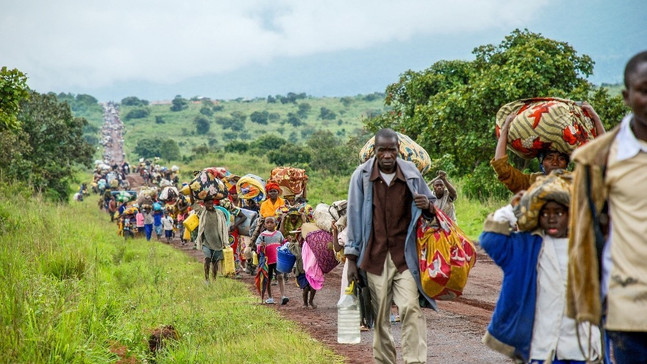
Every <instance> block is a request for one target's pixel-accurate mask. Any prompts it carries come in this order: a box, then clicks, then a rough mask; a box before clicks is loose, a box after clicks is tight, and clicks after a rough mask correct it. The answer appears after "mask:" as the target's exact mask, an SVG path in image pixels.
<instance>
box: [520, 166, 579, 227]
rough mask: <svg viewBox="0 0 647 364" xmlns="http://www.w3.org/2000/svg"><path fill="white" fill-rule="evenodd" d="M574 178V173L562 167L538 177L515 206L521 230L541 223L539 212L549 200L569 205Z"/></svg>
mask: <svg viewBox="0 0 647 364" xmlns="http://www.w3.org/2000/svg"><path fill="white" fill-rule="evenodd" d="M572 180H573V175H572V173H570V172H567V171H564V170H561V169H559V170H556V171H553V172H551V174H549V175H548V176H542V177H539V178H537V180H536V181H535V183H533V184H532V186H530V188H528V191H526V193H524V194H523V196H522V197H521V200H519V204H518V205H517V206H516V207H515V208H514V214H515V216H517V226H518V227H519V230H522V231H532V230H534V229H536V228H537V226H538V225H539V212H540V211H541V209H542V207H543V206H544V205H545V204H546V202H548V201H555V202H557V203H559V204H561V205H564V206H566V207H568V206H569V204H570V201H571V184H572Z"/></svg>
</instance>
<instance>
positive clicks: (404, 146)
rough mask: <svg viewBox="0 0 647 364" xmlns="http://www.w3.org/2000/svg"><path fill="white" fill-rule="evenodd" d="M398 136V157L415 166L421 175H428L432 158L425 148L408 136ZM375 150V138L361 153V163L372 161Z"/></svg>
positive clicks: (399, 134) (370, 140) (369, 141)
mask: <svg viewBox="0 0 647 364" xmlns="http://www.w3.org/2000/svg"><path fill="white" fill-rule="evenodd" d="M396 134H398V141H399V142H400V150H399V153H398V157H400V158H401V159H404V160H406V161H409V162H412V163H413V164H415V165H416V168H418V171H420V173H421V174H425V173H427V172H428V171H429V169H430V168H431V158H430V157H429V153H427V151H426V150H425V148H423V147H421V146H420V145H418V143H416V142H414V141H413V139H411V138H409V137H408V136H406V135H404V134H402V133H397V132H396ZM374 149H375V137H372V138H371V139H369V140H368V141H367V142H366V144H364V146H363V147H362V149H361V150H360V151H359V159H360V161H361V162H362V163H364V162H366V161H367V160H369V159H371V158H372V157H373V156H374V155H375V150H374Z"/></svg>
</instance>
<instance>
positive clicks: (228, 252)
mask: <svg viewBox="0 0 647 364" xmlns="http://www.w3.org/2000/svg"><path fill="white" fill-rule="evenodd" d="M222 253H223V255H224V256H225V261H224V262H223V264H222V274H223V275H230V274H232V275H233V274H234V273H236V267H235V265H234V249H232V248H231V247H229V246H228V247H226V248H225V249H223V250H222Z"/></svg>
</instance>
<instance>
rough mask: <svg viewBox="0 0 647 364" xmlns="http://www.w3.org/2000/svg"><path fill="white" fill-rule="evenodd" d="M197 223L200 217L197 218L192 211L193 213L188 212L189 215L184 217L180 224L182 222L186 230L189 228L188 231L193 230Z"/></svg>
mask: <svg viewBox="0 0 647 364" xmlns="http://www.w3.org/2000/svg"><path fill="white" fill-rule="evenodd" d="M199 223H200V219H199V218H198V215H196V214H194V213H193V214H189V217H187V218H186V219H184V222H183V223H182V224H184V227H185V228H186V229H187V230H189V233H190V232H191V231H193V230H195V228H197V227H198V224H199Z"/></svg>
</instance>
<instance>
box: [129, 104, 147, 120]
mask: <svg viewBox="0 0 647 364" xmlns="http://www.w3.org/2000/svg"><path fill="white" fill-rule="evenodd" d="M150 113H151V111H150V110H149V109H148V108H145V107H138V108H136V109H132V110H130V111H128V113H126V115H125V116H124V120H132V119H143V118H146V117H148V115H150Z"/></svg>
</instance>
